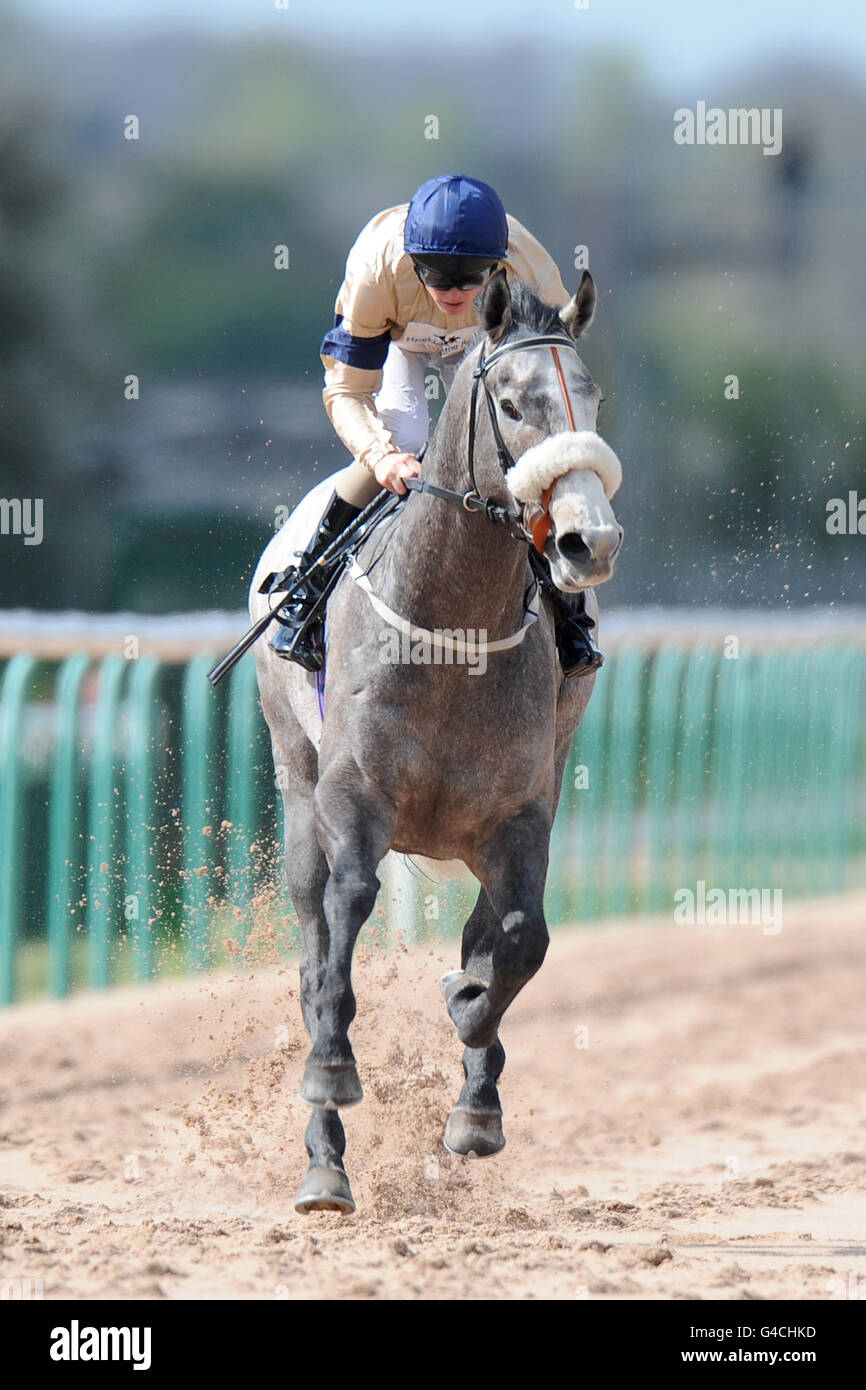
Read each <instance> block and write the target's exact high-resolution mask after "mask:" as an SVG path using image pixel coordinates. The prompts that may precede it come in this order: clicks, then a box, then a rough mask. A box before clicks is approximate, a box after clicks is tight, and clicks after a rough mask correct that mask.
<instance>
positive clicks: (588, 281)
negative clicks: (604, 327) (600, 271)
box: [559, 270, 598, 338]
mask: <svg viewBox="0 0 866 1390" xmlns="http://www.w3.org/2000/svg"><path fill="white" fill-rule="evenodd" d="M597 298H598V296H597V294H596V292H595V281H594V280H593V278H592V276H591V275H590V273H589V271H588V270H585V271H584V272H583V275H582V276H581V278H580V284H579V285H578V287H577V294H576V295H575V296H574V297H573V298H572V299H570V300H569V301H568V303H567V304H566V306H565V308H564V309H560V311H559V317H560V321H561V322H562V326H563V328H564V329H565V331H566V333H567V334H568V336H569V337H570V338H579V337H580V335H581V333H585V332H586V330H587V329H588V328H589V325H590V324H591V323H592V320H593V317H594V315H595V301H596V299H597Z"/></svg>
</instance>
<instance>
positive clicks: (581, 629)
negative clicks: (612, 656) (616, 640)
mask: <svg viewBox="0 0 866 1390" xmlns="http://www.w3.org/2000/svg"><path fill="white" fill-rule="evenodd" d="M529 562H530V565H531V567H532V570H533V572H534V573H535V575H536V578H538V579H540V580H541V586H542V588H543V589H544V592H545V593H546V594H548V595H549V597H550V600H551V602H552V604H553V632H554V636H555V638H556V650H557V652H558V653H559V664H560V665H561V667H562V673H563V675H565V676H588V675H589V674H590V673H591V672H592V671H597V670H598V668H599V666H603V665H604V657H603V656H602V654H601V652H600V651H599V650H598V647H597V646H596V645H595V643H594V642H593V640H592V629H593V628H594V627H595V619H594V618H590V616H589V614H588V613H587V611H586V595H585V594H584V592H583V590H581V591H580V593H578V594H566V593H563V591H562V590H561V589H557V587H556V585H555V584H554V582H553V579H552V577H551V573H550V565H549V564H548V561H547V558H546V556H543V555H539V553H538V551H537V550H534V549H533V548H532V547H530V550H529Z"/></svg>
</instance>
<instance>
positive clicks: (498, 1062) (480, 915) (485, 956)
mask: <svg viewBox="0 0 866 1390" xmlns="http://www.w3.org/2000/svg"><path fill="white" fill-rule="evenodd" d="M498 930H499V920H498V918H497V916H496V913H495V912H494V911H493V908H492V907H491V905H490V900H489V898H488V897H487V894H486V893H485V891H484V889H483V888H482V889H481V892H480V893H479V894H478V901H477V902H476V904H475V907H474V908H473V910H472V914H471V916H470V917H469V920H468V921H467V923H466V926H465V927H464V928H463V943H462V950H461V962H462V965H463V970H462V971H455V972H454V974H455V975H460V976H462V977H463V979H464V980H466V979H470V980H471V979H477V980H478V981H479V983H481V982H482V981H486V980H488V979H489V977H490V971H491V968H492V960H493V942H494V939H495V935H496V932H497V931H498ZM447 978H448V977H447V976H446V979H447ZM504 1066H505V1049H504V1047H503V1046H502V1043H501V1042H500V1041H499V1039H498V1038H497V1039H496V1040H495V1042H493V1043H492V1044H491V1046H490V1047H467V1048H466V1049H465V1051H464V1053H463V1075H464V1077H465V1078H466V1079H465V1081H464V1083H463V1089H462V1090H461V1092H460V1095H459V1096H458V1098H457V1104H456V1105H455V1106H454V1108H453V1110H452V1111H451V1114H450V1115H449V1116H448V1123H447V1125H446V1126H445V1136H444V1140H443V1143H444V1144H445V1147H446V1149H448V1151H449V1152H450V1153H454V1154H463V1155H466V1156H468V1155H473V1156H474V1157H475V1158H489V1157H490V1156H492V1155H493V1154H497V1153H499V1151H500V1149H502V1148H504V1147H505V1135H504V1134H503V1132H502V1106H501V1104H500V1101H499V1091H498V1090H497V1086H496V1083H497V1081H498V1080H499V1078H500V1076H501V1075H502V1069H503V1067H504Z"/></svg>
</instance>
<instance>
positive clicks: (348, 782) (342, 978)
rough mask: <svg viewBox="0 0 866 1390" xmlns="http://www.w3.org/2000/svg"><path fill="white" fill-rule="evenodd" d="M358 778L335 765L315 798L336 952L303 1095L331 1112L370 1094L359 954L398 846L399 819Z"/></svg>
mask: <svg viewBox="0 0 866 1390" xmlns="http://www.w3.org/2000/svg"><path fill="white" fill-rule="evenodd" d="M358 776H359V774H358V771H357V768H354V767H352V768H346V767H343V766H338V767H335V766H334V765H333V764H332V765H331V767H330V768H328V770H327V771H326V772H325V773H324V775H323V776H322V778H321V779H320V780H319V783H318V785H317V787H316V794H315V805H316V823H317V829H318V837H319V841H320V843H321V844H322V846H323V849H324V852H325V854H326V857H327V861H328V863H329V865H330V867H331V872H330V875H329V877H328V881H327V886H326V888H325V893H324V909H325V919H326V921H327V930H328V951H327V962H326V964H325V968H324V973H323V974H322V977H321V985H320V988H319V990H318V993H317V995H316V1002H315V1010H316V1028H315V1034H314V1035H313V1047H312V1051H311V1052H310V1055H309V1057H308V1058H307V1064H306V1067H305V1069H304V1077H303V1081H302V1082H301V1096H302V1097H303V1099H304V1100H306V1101H307V1102H308V1103H309V1104H310V1105H315V1106H321V1107H323V1108H324V1109H326V1110H335V1109H338V1108H339V1107H341V1106H344V1105H355V1104H356V1103H357V1102H358V1101H359V1100H361V1099H362V1097H363V1094H364V1093H363V1091H362V1089H361V1081H360V1077H359V1076H358V1069H357V1067H356V1065H355V1056H354V1053H353V1052H352V1047H351V1044H350V1042H349V1026H350V1024H351V1022H352V1020H353V1018H354V1017H355V1007H356V1005H355V995H354V993H353V991H352V954H353V952H354V949H355V942H356V940H357V938H358V933H359V931H360V930H361V927H362V926H363V925H364V923H365V922H366V920H367V918H368V917H369V916H370V913H371V912H372V911H373V906H374V904H375V902H376V894H377V893H378V891H379V886H380V885H379V880H378V878H377V877H376V867H377V865H378V863H379V861H380V859H382V858H383V857H384V855H385V854H386V853H387V851H388V848H389V847H390V844H391V833H392V830H393V818H392V816H391V814H390V812H389V811H388V810H387V809H386V808H385V807H384V806H383V805H381V804H380V803H378V802H376V801H374V800H372V799H371V800H369V801H364V800H361V799H360V798H359V797H357V796H356V795H355V794H354V793H353V792H350V791H349V790H348V788H353V787H354V786H356V785H357V782H358Z"/></svg>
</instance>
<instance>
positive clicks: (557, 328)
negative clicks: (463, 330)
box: [466, 280, 562, 352]
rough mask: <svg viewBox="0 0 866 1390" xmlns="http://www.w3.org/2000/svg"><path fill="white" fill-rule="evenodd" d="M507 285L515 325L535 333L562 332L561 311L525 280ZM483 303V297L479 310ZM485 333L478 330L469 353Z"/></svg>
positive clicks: (483, 330) (510, 281)
mask: <svg viewBox="0 0 866 1390" xmlns="http://www.w3.org/2000/svg"><path fill="white" fill-rule="evenodd" d="M506 283H507V284H508V288H509V290H510V292H511V313H512V316H513V318H514V322H515V324H519V325H522V326H523V327H524V328H531V329H532V331H533V332H534V333H556V332H562V323H561V321H560V318H559V310H558V309H557V308H556V307H555V306H554V305H553V304H547V303H546V302H545V300H543V299H542V298H541V297H540V296H539V295H537V294H536V293H535V291H534V290H531V289H530V288H529V286H528V285H527V284H526V283H525V282H524V281H523V280H509V281H507V282H506ZM483 302H484V297H483V295H482V296H481V298H480V299H479V301H478V303H479V308H480V307H481V305H482V304H483ZM485 332H486V330H485V329H484V328H483V327H482V328H479V329H478V332H477V333H475V334H474V335H473V337H472V338H471V339H470V341H469V344H468V346H467V349H466V350H467V352H470V351H471V350H472V348H474V347H477V346H478V344H479V343H480V342H481V339H482V338H483V337H484V335H485Z"/></svg>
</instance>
